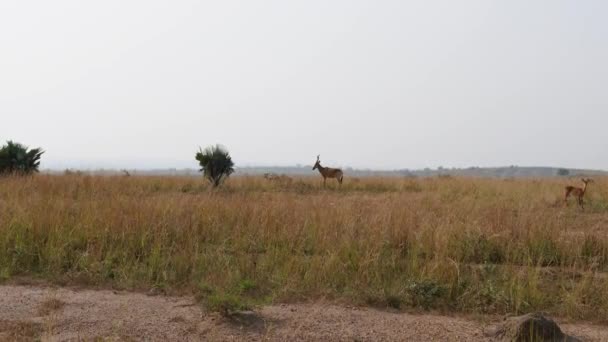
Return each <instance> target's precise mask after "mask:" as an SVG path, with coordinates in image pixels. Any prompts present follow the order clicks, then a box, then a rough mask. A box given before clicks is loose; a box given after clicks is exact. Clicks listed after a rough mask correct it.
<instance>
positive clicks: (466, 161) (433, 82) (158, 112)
mask: <svg viewBox="0 0 608 342" xmlns="http://www.w3.org/2000/svg"><path fill="white" fill-rule="evenodd" d="M607 18H608V2H607V1H605V0H596V1H594V0H589V1H560V0H544V1H543V0H536V1H529V0H502V1H493V0H477V1H474V0H470V1H467V0H462V1H454V0H444V1H439V0H420V1H405V0H401V1H377V0H369V1H354V0H344V1H339V0H331V1H327V0H322V1H317V0H305V1H284V0H282V1H262V0H260V1H250V0H249V1H247V0H242V1H227V0H222V1H157V0H153V1H151V0H147V1H128V0H120V1H117V0H104V1H81V0H74V1H65V0H54V1H27V0H23V1H2V2H1V3H0V140H7V139H13V140H16V141H19V142H22V143H25V144H26V145H29V146H32V147H37V146H41V147H43V148H44V149H45V150H47V153H46V154H45V155H44V156H43V165H42V167H43V168H49V167H50V168H65V167H84V168H88V167H93V168H95V167H117V168H119V167H120V168H122V167H128V168H167V167H177V168H182V167H192V168H194V167H196V166H197V165H196V161H195V160H194V154H195V152H196V150H197V149H198V146H199V145H200V146H203V147H204V146H206V145H209V144H214V143H222V144H224V145H225V146H227V147H228V149H229V150H230V152H231V154H232V155H233V159H234V160H235V162H236V163H237V165H240V166H245V165H292V164H296V163H300V164H312V163H313V162H314V159H315V156H316V155H317V154H321V160H322V161H323V162H324V164H327V165H330V166H353V167H366V168H384V169H387V168H389V169H390V168H422V167H437V166H440V165H441V166H444V167H452V166H456V167H466V166H472V165H474V166H500V165H511V164H515V165H549V166H565V167H580V168H602V169H608V153H607V151H608V134H607V133H608V20H607Z"/></svg>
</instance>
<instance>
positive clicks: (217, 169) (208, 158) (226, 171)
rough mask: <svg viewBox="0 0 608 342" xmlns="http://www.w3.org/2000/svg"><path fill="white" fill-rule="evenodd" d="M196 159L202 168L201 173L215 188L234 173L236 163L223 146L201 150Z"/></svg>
mask: <svg viewBox="0 0 608 342" xmlns="http://www.w3.org/2000/svg"><path fill="white" fill-rule="evenodd" d="M195 158H196V160H198V163H199V164H200V166H201V170H200V171H202V172H203V176H204V177H205V178H207V179H208V180H209V182H211V184H213V186H214V187H217V186H219V185H220V184H221V183H222V182H223V181H224V179H226V178H228V177H230V175H231V174H232V173H233V172H234V168H233V167H234V163H233V162H232V158H231V157H230V153H228V151H227V150H226V148H224V147H223V146H221V145H215V146H209V147H207V148H206V149H204V150H203V149H202V148H201V149H200V150H199V151H198V152H197V153H196V157H195Z"/></svg>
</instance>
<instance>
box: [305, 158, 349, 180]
mask: <svg viewBox="0 0 608 342" xmlns="http://www.w3.org/2000/svg"><path fill="white" fill-rule="evenodd" d="M319 157H320V155H318V156H317V162H316V163H315V166H313V167H312V169H313V170H315V169H316V170H319V173H320V174H321V176H323V186H325V185H326V182H327V178H335V179H336V180H337V181H338V183H339V184H340V185H342V180H343V179H344V173H343V172H342V170H341V169H334V168H331V167H323V166H321V161H320V160H319Z"/></svg>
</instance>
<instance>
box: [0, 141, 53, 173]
mask: <svg viewBox="0 0 608 342" xmlns="http://www.w3.org/2000/svg"><path fill="white" fill-rule="evenodd" d="M43 153H44V151H43V150H42V149H41V148H33V149H31V150H28V148H27V147H26V146H23V145H21V144H19V143H15V142H12V141H10V140H9V141H8V142H7V143H6V145H4V146H2V148H0V174H18V175H28V174H31V173H33V172H38V167H39V166H40V157H41V156H42V154H43Z"/></svg>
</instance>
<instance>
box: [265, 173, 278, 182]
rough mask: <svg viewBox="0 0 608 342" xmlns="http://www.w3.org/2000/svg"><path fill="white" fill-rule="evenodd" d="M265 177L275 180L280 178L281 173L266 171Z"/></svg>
mask: <svg viewBox="0 0 608 342" xmlns="http://www.w3.org/2000/svg"><path fill="white" fill-rule="evenodd" d="M264 178H265V179H266V180H269V181H273V180H277V179H279V175H277V174H276V173H265V174H264Z"/></svg>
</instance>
